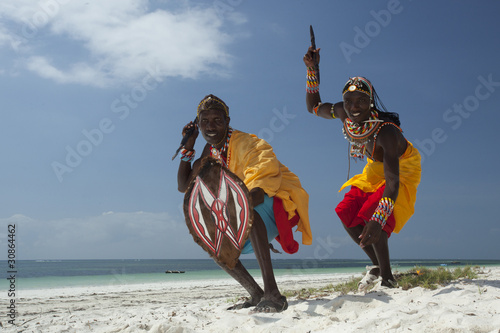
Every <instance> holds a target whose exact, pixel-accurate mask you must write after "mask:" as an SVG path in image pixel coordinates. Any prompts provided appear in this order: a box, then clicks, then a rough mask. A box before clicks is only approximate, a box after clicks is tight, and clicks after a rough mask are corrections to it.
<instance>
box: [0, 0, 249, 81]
mask: <svg viewBox="0 0 500 333" xmlns="http://www.w3.org/2000/svg"><path fill="white" fill-rule="evenodd" d="M186 3H187V4H189V2H186ZM148 4H149V3H148V1H145V0H107V1H97V0H87V1H70V0H65V1H63V0H45V1H40V2H38V3H36V2H33V1H28V0H16V1H12V0H11V1H7V2H6V3H2V4H0V15H2V16H3V17H6V18H8V19H9V20H10V22H11V24H10V25H9V24H6V23H4V25H3V26H0V32H1V31H2V29H3V31H5V30H6V29H7V31H9V32H10V34H11V36H10V39H11V40H15V41H17V44H19V43H21V41H22V44H23V46H24V47H27V48H28V50H26V49H25V48H23V51H22V55H23V56H25V57H26V62H25V63H26V66H27V68H28V69H29V70H31V71H33V72H35V73H37V74H38V75H40V76H42V77H45V78H48V79H52V80H55V81H57V82H60V83H78V84H85V85H94V86H109V85H113V84H117V83H123V82H129V83H133V82H134V81H137V80H139V79H140V78H142V77H143V76H144V75H145V74H146V73H147V68H151V67H153V68H159V69H160V75H161V76H162V77H168V76H180V77H183V78H197V77H199V76H200V75H204V74H208V75H227V74H228V71H229V69H230V66H231V56H230V55H229V54H228V53H227V52H226V51H225V46H226V45H227V44H228V43H230V42H231V40H232V37H231V36H229V35H228V34H226V33H224V32H223V29H222V27H223V23H224V21H223V20H226V21H227V22H231V24H242V23H244V22H245V18H244V17H243V16H242V15H241V14H239V13H237V12H236V11H234V10H233V11H231V12H230V13H228V14H227V15H225V16H221V15H218V14H220V13H218V12H217V10H216V9H215V8H214V7H210V6H209V4H207V6H208V7H206V8H202V7H199V6H198V7H189V6H182V7H177V8H170V9H168V10H165V9H159V10H154V11H151V10H150V9H149V8H148ZM170 4H171V3H169V5H170ZM170 6H171V5H170ZM12 22H14V23H15V24H14V26H13V24H12ZM5 38H6V37H5V36H4V37H2V34H1V33H0V42H1V41H2V40H4V39H5ZM4 44H5V43H4ZM19 49H20V48H18V50H19ZM68 49H70V50H71V52H70V51H68ZM75 53H77V54H75ZM71 57H73V58H71ZM75 58H77V59H78V60H74V59H75Z"/></svg>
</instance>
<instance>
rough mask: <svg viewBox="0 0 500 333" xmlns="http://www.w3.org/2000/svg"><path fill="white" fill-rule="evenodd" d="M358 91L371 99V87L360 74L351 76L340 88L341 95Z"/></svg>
mask: <svg viewBox="0 0 500 333" xmlns="http://www.w3.org/2000/svg"><path fill="white" fill-rule="evenodd" d="M353 91H359V92H362V93H364V94H367V95H368V96H370V99H373V87H372V84H371V83H370V81H368V79H366V78H364V77H362V76H355V77H351V78H350V79H349V80H348V81H347V83H346V84H345V86H344V89H342V96H343V95H344V94H345V93H347V92H353Z"/></svg>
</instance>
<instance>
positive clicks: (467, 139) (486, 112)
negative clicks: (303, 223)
mask: <svg viewBox="0 0 500 333" xmlns="http://www.w3.org/2000/svg"><path fill="white" fill-rule="evenodd" d="M499 11H500V4H498V3H497V2H493V1H491V2H486V1H484V2H472V1H451V0H446V1H439V2H432V3H430V2H424V1H411V0H401V1H392V0H391V1H368V0H367V1H355V2H354V1H345V2H340V1H326V0H325V1H284V0H281V1H248V0H216V1H166V0H165V1H145V0H107V1H96V0H87V1H77V0H41V1H37V2H35V1H28V0H15V1H14V0H8V1H3V2H2V4H0V16H1V17H2V21H1V23H0V87H1V91H2V99H1V101H2V109H1V111H0V114H1V117H2V121H1V122H0V133H1V134H0V135H1V136H2V140H1V143H0V151H1V154H2V157H3V163H2V168H1V172H0V184H2V191H0V202H1V203H2V204H1V205H0V221H1V225H0V228H1V229H0V248H4V251H3V253H5V254H6V253H7V245H6V241H7V230H8V228H7V226H8V225H9V224H15V225H16V245H17V256H18V259H100V258H102V259H108V258H159V259H161V258H206V257H207V255H206V254H205V253H204V252H203V251H202V250H201V248H199V247H198V246H197V245H196V244H195V243H194V242H193V241H192V238H191V236H190V235H189V233H188V231H187V227H186V225H185V222H184V216H183V213H182V206H181V203H182V201H183V194H181V193H179V192H178V191H177V189H176V188H177V183H176V174H177V167H178V163H179V160H178V159H177V160H175V161H174V162H172V161H171V157H172V155H173V153H174V151H175V150H176V148H177V147H178V144H179V142H180V139H181V136H180V133H181V130H182V127H183V126H184V125H185V124H186V123H187V122H189V121H190V120H192V119H193V118H194V117H195V113H196V106H197V105H198V103H199V101H200V100H201V99H202V98H203V97H204V96H205V95H206V94H209V93H213V94H215V95H217V96H219V97H220V98H222V99H223V100H225V101H226V103H227V104H228V105H229V108H230V115H231V124H232V126H233V127H234V128H236V129H239V130H242V131H245V132H249V133H255V134H257V135H259V136H261V137H262V138H264V139H266V140H268V141H269V142H270V143H271V145H273V147H274V149H275V152H276V154H277V155H278V157H279V159H280V160H281V161H282V162H283V163H284V164H285V165H287V166H288V167H289V168H290V169H291V170H292V171H294V172H295V173H296V174H297V175H298V176H299V178H300V179H301V182H302V184H303V186H304V188H305V189H306V190H307V191H308V193H309V195H310V204H309V207H310V219H311V226H312V231H313V237H314V241H313V245H311V246H301V248H300V249H299V252H298V253H297V254H295V255H293V256H290V255H285V254H283V255H274V254H273V257H275V258H304V259H327V258H329V259H340V258H364V255H363V253H362V251H361V250H360V249H359V248H358V247H357V246H355V245H354V243H353V242H352V241H351V240H350V239H349V237H348V236H347V234H346V233H345V231H344V230H343V228H342V226H341V224H340V222H339V220H338V218H337V217H336V215H335V213H334V210H333V209H334V207H335V206H336V204H337V203H338V202H339V201H340V200H341V199H342V198H343V193H338V189H339V188H340V186H341V185H342V183H343V182H344V181H345V179H346V177H347V170H348V159H347V142H346V141H345V139H344V138H343V136H342V134H341V125H340V123H339V122H337V121H334V120H332V121H327V120H322V119H319V118H315V117H314V116H312V115H310V114H309V113H307V111H306V108H305V98H304V97H305V67H304V64H303V62H302V57H303V55H304V53H305V52H306V50H307V47H308V46H309V25H310V24H312V25H313V27H314V30H315V32H316V44H317V46H318V47H320V48H321V64H320V69H321V86H320V92H321V96H322V99H323V101H330V102H336V101H339V100H340V99H341V89H342V87H343V85H344V83H345V82H346V81H347V79H348V78H349V77H350V76H356V75H362V76H366V77H367V78H369V79H370V80H371V81H372V83H373V84H374V86H375V88H376V89H377V91H378V93H379V95H380V97H381V99H382V101H383V102H384V104H385V105H386V107H387V108H388V109H389V110H390V111H393V112H398V113H399V114H400V118H401V122H402V128H403V130H404V133H405V135H406V137H407V139H408V140H410V141H411V142H413V143H414V144H415V145H416V146H417V147H418V148H419V149H420V151H421V153H422V155H423V158H424V160H423V165H422V166H423V173H422V182H421V184H420V187H419V191H418V198H417V204H416V213H415V215H414V216H413V217H412V219H411V220H410V221H409V222H408V224H407V225H406V226H405V228H404V229H403V230H402V231H401V233H400V234H394V235H393V236H392V237H391V239H390V250H391V256H392V258H458V259H499V253H500V245H498V238H499V236H500V226H499V223H498V222H499V221H500V220H499V218H498V214H497V212H496V210H495V207H496V206H497V205H498V201H499V199H500V195H499V194H498V191H497V189H498V188H499V187H500V177H498V173H497V163H498V162H499V158H498V156H497V155H496V153H495V150H494V148H493V145H492V143H494V142H496V141H497V140H498V138H497V133H498V130H497V129H496V125H495V124H490V122H495V121H496V117H495V112H498V111H499V105H500V67H499V66H498V56H499V54H500V49H499V48H500V47H499V44H498V42H497V41H498V34H499V33H500V26H499V23H498V19H497V17H496V16H497V14H498V12H499ZM486 125H488V126H486ZM485 126H486V127H485ZM490 126H491V127H490ZM202 146H203V139H202V137H201V136H200V137H199V140H198V142H197V146H196V148H197V150H198V151H199V152H200V151H201V148H202ZM363 165H364V163H359V162H358V163H354V162H352V163H351V171H350V172H351V175H353V174H354V173H356V172H360V171H361V170H362V167H363ZM297 236H299V234H297ZM246 257H248V258H252V257H253V256H252V255H248V256H246Z"/></svg>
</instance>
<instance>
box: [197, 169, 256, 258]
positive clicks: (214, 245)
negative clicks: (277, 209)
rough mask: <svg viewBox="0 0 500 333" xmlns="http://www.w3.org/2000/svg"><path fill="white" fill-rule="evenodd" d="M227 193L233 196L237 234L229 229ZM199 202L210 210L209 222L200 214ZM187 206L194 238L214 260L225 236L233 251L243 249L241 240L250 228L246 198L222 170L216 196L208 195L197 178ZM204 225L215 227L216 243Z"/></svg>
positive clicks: (200, 180)
mask: <svg viewBox="0 0 500 333" xmlns="http://www.w3.org/2000/svg"><path fill="white" fill-rule="evenodd" d="M229 192H231V194H232V198H233V200H234V207H235V209H236V230H234V229H233V227H232V226H231V223H230V221H229V214H228V212H227V205H228V200H229V198H230V196H229ZM200 199H201V200H200ZM200 202H203V204H204V205H205V207H207V208H208V209H209V210H210V212H211V217H212V218H211V221H205V219H204V217H203V214H202V213H201V207H200ZM188 205H189V206H188V211H189V219H190V220H191V224H192V226H193V228H194V230H195V232H196V234H197V235H198V237H199V238H200V240H202V241H203V243H204V244H205V245H206V246H207V247H208V248H209V249H210V250H211V251H212V252H213V253H214V254H215V255H216V256H219V253H220V249H221V244H222V240H223V237H224V236H225V237H227V238H228V239H229V241H230V242H231V244H233V246H234V247H235V248H236V249H238V250H241V249H242V248H243V245H244V242H245V239H244V236H245V234H246V231H247V229H248V227H249V203H248V198H247V196H246V195H245V192H244V191H243V190H242V188H241V187H240V185H239V184H238V183H236V182H235V181H234V180H233V179H231V178H230V177H228V176H227V174H226V173H225V172H224V169H222V168H221V174H220V181H219V189H218V193H217V196H215V195H214V194H213V193H212V191H210V189H209V188H208V187H207V185H206V184H205V183H204V182H203V180H202V179H201V178H200V176H197V177H196V180H195V184H194V187H193V190H192V191H191V196H190V198H189V204H188ZM207 223H213V224H215V226H216V228H215V239H212V236H211V235H210V234H209V232H208V228H207Z"/></svg>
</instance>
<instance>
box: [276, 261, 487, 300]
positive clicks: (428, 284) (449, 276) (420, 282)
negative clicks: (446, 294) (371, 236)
mask: <svg viewBox="0 0 500 333" xmlns="http://www.w3.org/2000/svg"><path fill="white" fill-rule="evenodd" d="M480 272H481V270H480V268H479V267H478V266H475V267H471V266H465V267H463V268H462V267H458V268H455V269H454V270H453V271H450V270H449V269H447V268H445V267H438V268H436V269H430V268H426V267H415V268H412V269H410V270H409V271H406V272H404V273H398V272H395V274H394V277H395V278H396V280H397V283H398V285H399V287H401V288H402V289H403V290H408V289H411V288H415V287H422V288H426V289H432V290H433V289H436V288H437V287H438V285H441V286H444V285H447V284H449V283H450V282H451V281H455V280H459V279H475V278H477V276H478V274H479V273H480ZM359 281H361V278H352V279H351V280H349V281H347V282H344V283H340V284H337V285H333V284H329V285H327V286H324V287H320V288H307V289H306V288H303V289H301V290H285V291H284V292H283V295H284V296H286V297H297V298H298V299H309V298H319V297H323V296H327V295H330V294H331V293H332V292H339V293H340V294H341V295H345V294H348V293H350V292H357V291H358V282H359Z"/></svg>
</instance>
